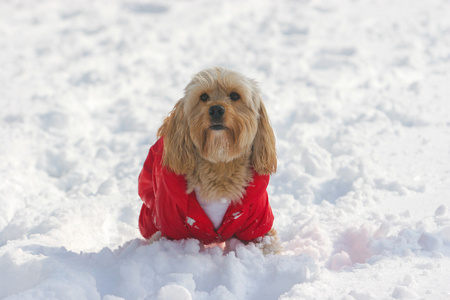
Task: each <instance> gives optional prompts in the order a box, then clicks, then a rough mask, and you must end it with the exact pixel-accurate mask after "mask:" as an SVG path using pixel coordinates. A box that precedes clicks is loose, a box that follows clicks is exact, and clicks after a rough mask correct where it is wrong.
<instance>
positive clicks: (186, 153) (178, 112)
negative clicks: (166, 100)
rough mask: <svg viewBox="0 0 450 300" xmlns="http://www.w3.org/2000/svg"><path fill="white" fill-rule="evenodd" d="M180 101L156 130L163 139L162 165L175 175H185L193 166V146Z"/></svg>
mask: <svg viewBox="0 0 450 300" xmlns="http://www.w3.org/2000/svg"><path fill="white" fill-rule="evenodd" d="M182 101H183V99H181V100H179V101H178V102H177V103H176V104H175V107H174V108H173V110H172V111H171V112H170V114H169V115H168V116H167V117H166V118H165V119H164V122H163V124H162V126H161V127H160V128H159V129H158V137H164V153H163V159H162V163H163V165H164V166H166V167H168V168H169V169H171V170H172V171H173V172H175V173H176V174H187V173H188V172H189V171H191V170H193V168H194V166H195V157H194V155H195V154H194V153H195V150H194V144H193V143H192V140H191V137H190V135H189V126H188V123H187V119H186V116H185V113H184V111H183V102H182Z"/></svg>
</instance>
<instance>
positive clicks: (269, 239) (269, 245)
mask: <svg viewBox="0 0 450 300" xmlns="http://www.w3.org/2000/svg"><path fill="white" fill-rule="evenodd" d="M255 245H256V247H257V248H259V249H261V251H262V253H263V254H264V255H269V254H280V253H281V251H282V250H283V248H282V247H281V243H280V239H279V237H278V234H277V231H276V230H275V229H273V228H272V229H271V230H270V231H269V232H268V233H267V234H266V235H265V236H263V237H260V238H258V239H257V240H256V243H255Z"/></svg>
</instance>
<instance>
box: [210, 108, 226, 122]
mask: <svg viewBox="0 0 450 300" xmlns="http://www.w3.org/2000/svg"><path fill="white" fill-rule="evenodd" d="M224 114H225V107H223V106H222V105H213V106H211V107H210V108H209V115H210V116H211V119H212V120H213V121H219V120H220V119H222V117H223V115H224Z"/></svg>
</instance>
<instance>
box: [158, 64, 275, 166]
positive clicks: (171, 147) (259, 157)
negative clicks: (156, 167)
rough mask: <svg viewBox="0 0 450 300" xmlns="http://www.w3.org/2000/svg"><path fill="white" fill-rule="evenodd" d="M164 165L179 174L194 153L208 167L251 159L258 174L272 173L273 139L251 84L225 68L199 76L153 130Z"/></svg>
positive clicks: (190, 163) (192, 164)
mask: <svg viewBox="0 0 450 300" xmlns="http://www.w3.org/2000/svg"><path fill="white" fill-rule="evenodd" d="M158 135H159V136H164V158H163V163H164V165H166V166H168V167H169V168H171V169H172V170H173V171H174V172H176V173H179V174H183V173H184V174H186V173H188V172H190V171H191V170H192V168H195V160H196V159H195V157H196V154H198V155H200V156H201V157H202V158H203V159H205V160H208V161H210V162H212V163H219V162H229V161H232V160H233V159H235V158H238V157H241V156H245V155H247V156H249V157H250V158H251V164H252V167H253V168H254V169H255V171H256V172H257V173H260V174H270V173H273V172H275V170H276V151H275V137H274V134H273V131H272V128H271V126H270V123H269V120H268V117H267V113H266V110H265V108H264V105H263V103H262V101H261V97H260V91H259V88H258V86H257V84H256V82H255V81H253V80H251V79H249V78H247V77H245V76H243V75H241V74H239V73H237V72H234V71H231V70H228V69H224V68H212V69H206V70H204V71H201V72H200V73H198V74H197V75H195V76H194V78H193V79H192V80H191V82H190V83H189V84H188V85H187V86H186V89H185V96H184V98H183V99H181V100H180V101H179V102H178V103H177V104H176V105H175V108H174V109H173V111H172V113H171V114H170V115H169V116H168V117H167V118H166V119H165V120H164V123H163V125H162V126H161V128H160V129H159V131H158Z"/></svg>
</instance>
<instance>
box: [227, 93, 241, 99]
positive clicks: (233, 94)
mask: <svg viewBox="0 0 450 300" xmlns="http://www.w3.org/2000/svg"><path fill="white" fill-rule="evenodd" d="M230 99H231V100H233V101H238V100H239V99H241V96H239V94H238V93H236V92H231V93H230Z"/></svg>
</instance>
